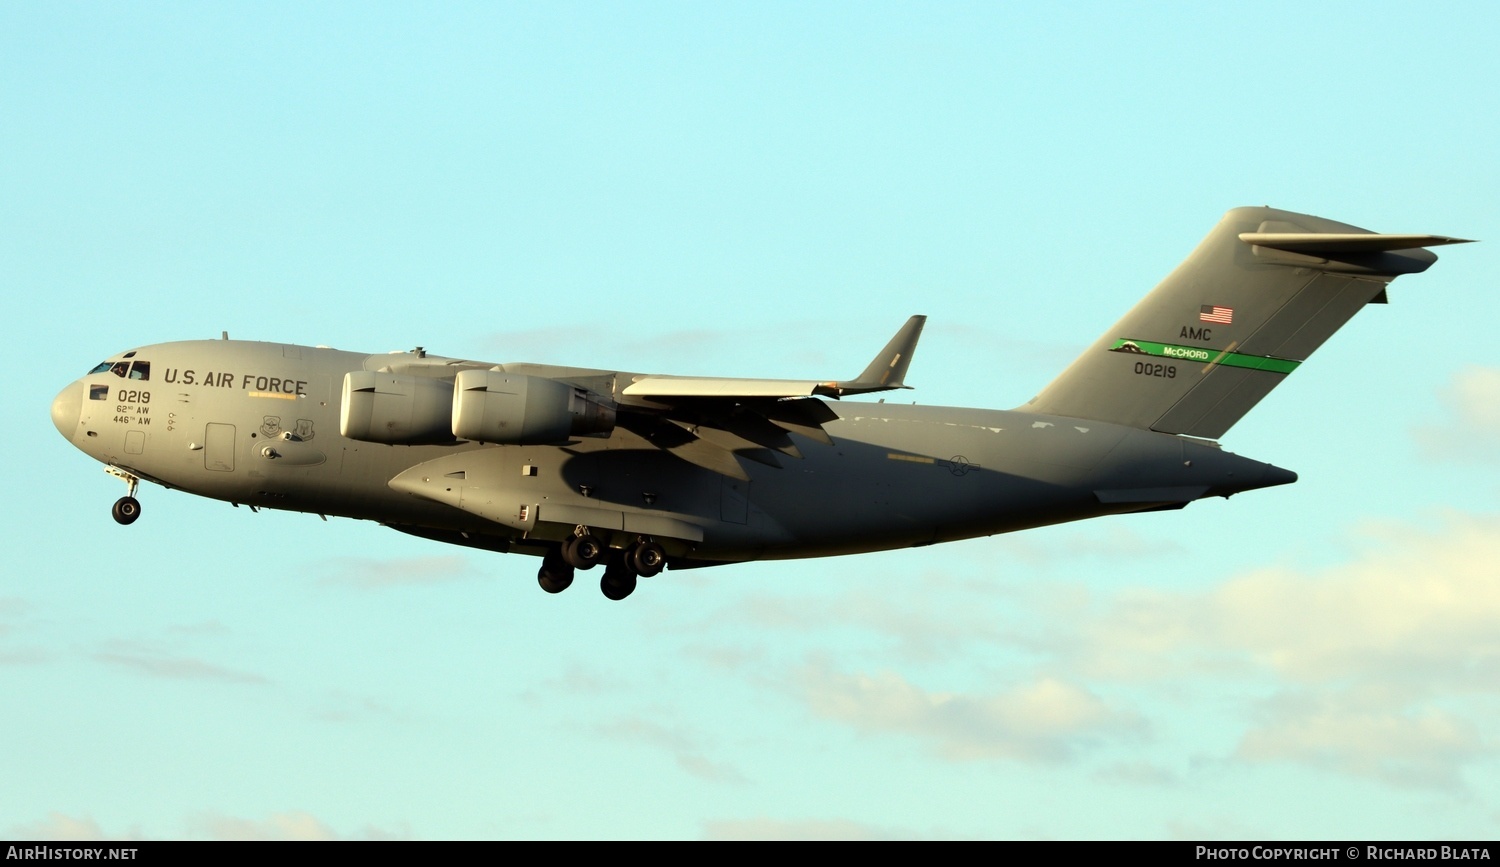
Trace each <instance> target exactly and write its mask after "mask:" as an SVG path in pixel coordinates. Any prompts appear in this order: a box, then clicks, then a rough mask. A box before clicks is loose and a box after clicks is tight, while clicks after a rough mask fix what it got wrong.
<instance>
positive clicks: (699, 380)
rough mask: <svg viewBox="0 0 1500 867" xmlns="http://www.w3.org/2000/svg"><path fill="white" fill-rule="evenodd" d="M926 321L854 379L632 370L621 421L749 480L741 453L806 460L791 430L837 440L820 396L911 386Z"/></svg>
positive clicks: (909, 327)
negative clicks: (829, 430) (637, 372)
mask: <svg viewBox="0 0 1500 867" xmlns="http://www.w3.org/2000/svg"><path fill="white" fill-rule="evenodd" d="M926 322H927V317H925V316H913V317H911V318H910V319H908V320H907V321H906V324H905V325H903V326H901V329H900V330H899V331H897V332H896V334H895V336H894V337H892V338H891V339H890V341H889V342H888V343H886V345H885V347H884V348H883V349H881V350H880V352H879V353H877V354H876V356H875V358H874V359H872V360H871V361H870V363H869V364H868V365H867V366H866V367H865V369H864V371H863V372H862V373H860V375H859V376H857V377H855V378H854V379H850V380H833V381H816V380H793V379H733V378H724V377H695V376H660V375H640V376H633V377H630V383H629V384H628V385H625V386H624V387H623V388H621V389H620V390H619V392H618V398H619V400H620V404H619V422H618V423H619V425H620V426H621V427H623V428H625V429H627V430H629V431H631V432H632V433H635V434H636V435H638V436H640V437H642V438H643V439H645V440H647V441H648V442H650V443H652V444H653V445H655V446H657V447H658V448H661V449H664V450H666V451H668V452H671V453H672V454H673V455H676V456H677V457H680V458H682V459H683V460H685V461H689V462H691V463H694V464H697V465H699V466H702V467H705V468H707V469H710V470H713V471H714V472H717V473H722V474H724V475H727V476H733V477H735V478H739V479H747V478H749V475H748V474H747V473H746V472H745V469H744V467H743V465H742V464H741V463H740V459H741V458H743V459H746V460H751V461H755V462H757V463H761V464H766V465H768V466H773V467H779V466H781V461H780V458H779V457H778V456H779V455H784V456H787V457H791V458H800V457H801V453H800V452H799V451H798V450H797V446H796V444H795V443H794V442H793V441H792V438H791V434H793V433H796V434H799V435H801V436H805V437H808V438H809V439H812V440H815V441H817V442H821V443H825V444H831V443H832V442H833V440H832V439H830V438H829V436H828V434H827V432H826V431H824V430H823V425H824V424H826V423H827V422H829V421H832V420H833V419H835V418H837V417H838V416H837V414H835V413H834V412H833V411H832V410H830V409H829V408H828V407H827V406H826V405H825V404H824V403H823V402H822V401H820V400H816V399H815V398H819V397H830V398H834V399H838V398H841V397H844V396H846V395H854V394H869V393H872V392H878V391H889V390H891V389H897V388H908V387H909V386H907V385H906V384H905V378H906V370H907V367H908V366H909V365H910V364H911V357H912V353H913V352H914V351H915V350H916V347H917V340H918V338H920V337H921V335H922V326H923V325H925V324H926Z"/></svg>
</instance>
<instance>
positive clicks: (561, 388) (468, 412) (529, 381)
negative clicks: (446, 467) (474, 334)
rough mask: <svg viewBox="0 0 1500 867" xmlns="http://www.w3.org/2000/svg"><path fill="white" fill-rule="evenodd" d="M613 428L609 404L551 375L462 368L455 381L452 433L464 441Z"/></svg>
mask: <svg viewBox="0 0 1500 867" xmlns="http://www.w3.org/2000/svg"><path fill="white" fill-rule="evenodd" d="M614 427H615V411H614V409H613V408H611V407H609V406H606V405H604V404H602V403H600V402H598V401H597V400H594V399H593V398H591V397H589V392H588V391H587V390H586V389H582V388H576V387H574V386H571V385H568V384H567V383H565V382H558V381H557V380H555V379H547V378H545V377H540V376H523V375H521V374H515V373H501V372H500V371H497V370H465V371H462V372H460V373H459V374H458V379H457V381H456V382H455V384H454V388H453V427H452V434H453V436H455V437H458V438H459V439H462V440H472V441H474V442H482V443H499V444H505V445H540V444H544V443H555V442H560V441H563V440H566V439H568V437H570V436H590V435H597V436H604V435H608V434H609V432H610V431H612V430H614Z"/></svg>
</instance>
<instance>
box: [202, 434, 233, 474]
mask: <svg viewBox="0 0 1500 867" xmlns="http://www.w3.org/2000/svg"><path fill="white" fill-rule="evenodd" d="M203 468H204V469H205V470H212V471H214V472H216V473H232V472H234V425H232V424H210V425H208V427H207V429H205V431H204V433H203Z"/></svg>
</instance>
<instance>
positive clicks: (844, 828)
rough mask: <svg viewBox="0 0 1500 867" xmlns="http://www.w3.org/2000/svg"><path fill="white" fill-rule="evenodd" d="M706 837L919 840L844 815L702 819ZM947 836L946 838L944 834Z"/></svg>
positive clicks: (901, 832) (911, 835)
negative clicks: (846, 817)
mask: <svg viewBox="0 0 1500 867" xmlns="http://www.w3.org/2000/svg"><path fill="white" fill-rule="evenodd" d="M703 836H704V837H705V838H707V839H709V840H921V839H924V838H923V837H922V836H921V835H919V834H916V833H914V832H911V831H906V830H901V829H896V828H885V827H881V826H878V825H869V824H865V823H863V822H854V821H850V820H848V819H798V820H789V819H770V818H765V817H761V818H755V819H719V820H713V819H710V820H706V821H704V822H703ZM944 839H949V838H944Z"/></svg>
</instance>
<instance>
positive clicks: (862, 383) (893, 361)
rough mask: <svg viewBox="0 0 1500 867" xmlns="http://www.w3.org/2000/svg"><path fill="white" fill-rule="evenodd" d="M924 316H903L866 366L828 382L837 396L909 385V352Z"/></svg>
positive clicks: (912, 351)
mask: <svg viewBox="0 0 1500 867" xmlns="http://www.w3.org/2000/svg"><path fill="white" fill-rule="evenodd" d="M926 324H927V317H926V316H913V317H912V318H910V319H908V320H906V324H905V325H903V326H901V330H900V331H897V332H896V336H895V337H892V338H891V341H890V342H889V343H887V344H886V345H885V348H884V349H882V350H880V353H879V354H878V355H876V356H875V358H874V359H873V360H872V361H871V362H870V364H869V366H867V367H866V368H865V371H864V373H861V374H860V375H859V377H858V378H856V379H853V380H850V381H848V382H839V383H829V385H831V386H832V387H833V389H834V390H836V391H837V393H838V395H839V396H843V395H846V394H865V393H868V392H872V391H886V390H887V389H892V388H910V387H911V386H908V385H907V384H906V382H905V380H906V368H907V367H908V366H909V365H910V364H911V356H912V353H914V352H916V350H917V339H918V338H919V337H921V336H922V326H923V325H926Z"/></svg>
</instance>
